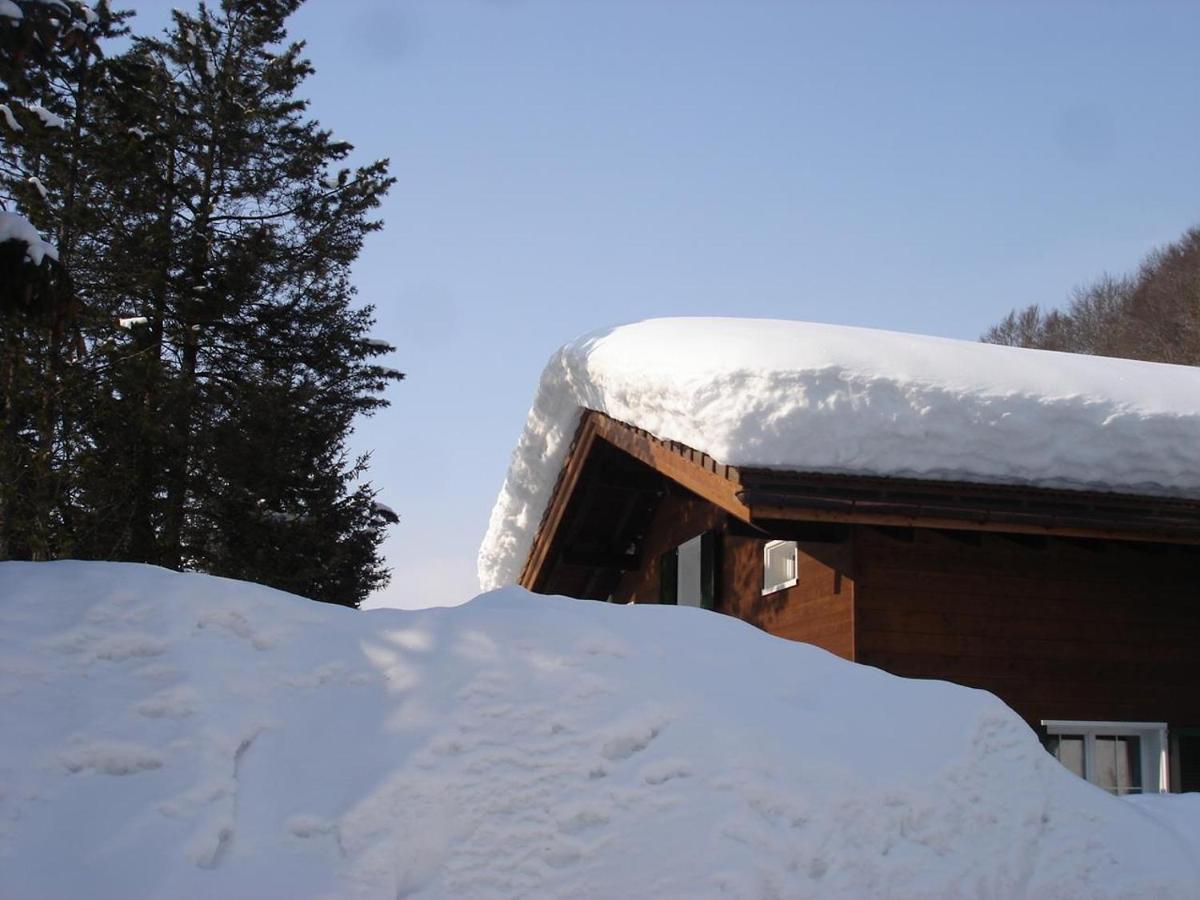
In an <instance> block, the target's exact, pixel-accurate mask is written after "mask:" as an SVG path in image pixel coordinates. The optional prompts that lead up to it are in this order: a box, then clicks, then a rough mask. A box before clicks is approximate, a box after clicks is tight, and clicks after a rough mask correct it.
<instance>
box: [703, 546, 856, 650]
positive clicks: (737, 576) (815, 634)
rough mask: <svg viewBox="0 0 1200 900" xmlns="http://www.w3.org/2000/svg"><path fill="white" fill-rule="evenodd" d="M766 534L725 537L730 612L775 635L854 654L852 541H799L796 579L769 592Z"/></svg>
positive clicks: (726, 576)
mask: <svg viewBox="0 0 1200 900" xmlns="http://www.w3.org/2000/svg"><path fill="white" fill-rule="evenodd" d="M764 544H765V541H763V540H762V539H760V538H753V537H742V536H738V535H736V534H729V535H727V536H726V540H725V562H726V565H725V577H724V579H723V583H724V587H725V594H724V598H725V604H724V606H723V607H722V610H723V611H724V612H727V613H729V614H730V615H733V616H737V617H738V618H739V619H744V620H745V621H747V622H750V623H751V624H753V625H757V626H758V627H759V628H761V629H763V631H766V632H768V633H770V634H774V635H778V636H779V637H785V638H789V639H791V640H794V641H804V642H806V643H809V644H816V645H817V646H818V647H823V648H824V649H826V650H828V651H829V652H831V653H836V654H837V655H838V656H841V657H844V658H846V659H853V658H854V580H853V579H852V578H851V577H850V572H851V569H850V564H851V556H850V547H851V545H850V543H849V542H844V543H801V544H798V547H799V550H800V554H799V566H798V568H797V580H796V584H795V585H793V586H792V587H789V588H784V589H783V590H781V591H774V592H773V593H770V594H767V595H765V596H764V595H763V593H762V584H763V546H764Z"/></svg>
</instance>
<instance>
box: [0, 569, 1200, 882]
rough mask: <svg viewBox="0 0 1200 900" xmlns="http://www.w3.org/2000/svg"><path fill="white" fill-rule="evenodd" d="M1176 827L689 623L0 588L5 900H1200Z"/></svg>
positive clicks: (198, 583) (982, 709) (851, 684)
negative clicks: (278, 899)
mask: <svg viewBox="0 0 1200 900" xmlns="http://www.w3.org/2000/svg"><path fill="white" fill-rule="evenodd" d="M1190 799H1192V798H1175V797H1160V798H1153V800H1154V802H1143V803H1142V804H1140V805H1139V806H1135V805H1133V804H1132V803H1129V802H1127V801H1125V800H1120V799H1117V798H1115V797H1111V796H1109V795H1107V794H1105V793H1103V792H1102V791H1100V790H1098V789H1096V788H1094V787H1092V786H1091V785H1088V784H1087V783H1085V782H1083V781H1081V780H1079V779H1077V778H1075V777H1074V776H1073V775H1070V774H1069V773H1068V772H1067V771H1066V770H1065V769H1063V768H1062V767H1061V766H1059V764H1058V763H1057V762H1056V761H1055V760H1054V759H1053V758H1052V757H1050V756H1049V755H1048V754H1047V753H1046V752H1045V751H1043V750H1042V748H1041V747H1040V745H1039V744H1038V742H1037V739H1036V737H1035V736H1034V734H1033V732H1032V731H1030V729H1029V728H1028V727H1027V726H1026V725H1025V724H1024V723H1023V722H1022V721H1021V720H1020V719H1019V718H1018V717H1017V716H1016V715H1015V714H1013V713H1012V712H1011V711H1010V710H1009V709H1008V708H1007V707H1005V706H1004V705H1003V704H1002V703H1000V702H999V701H998V700H996V698H995V697H993V696H991V695H990V694H987V693H984V692H981V691H974V690H969V689H967V688H961V687H957V686H954V685H951V684H947V683H945V682H936V681H909V680H905V679H901V678H896V677H894V676H891V675H887V674H885V673H883V672H881V671H879V670H877V669H873V668H869V667H866V666H858V665H854V664H852V663H848V662H845V661H844V660H841V659H838V658H836V657H834V656H832V655H830V654H828V653H825V652H824V651H822V650H818V649H816V648H814V647H811V646H807V645H803V644H797V643H792V642H788V641H784V640H780V639H777V638H772V637H770V636H768V635H766V634H764V633H762V632H760V631H758V630H757V629H754V628H752V627H750V626H748V625H745V624H743V623H741V622H738V621H736V620H733V619H731V618H728V617H726V616H718V615H714V614H712V613H706V612H703V611H701V610H694V609H687V608H677V607H660V606H638V607H624V606H610V605H607V604H601V603H593V602H588V601H572V600H567V599H565V598H548V597H539V596H535V595H531V594H527V593H525V592H524V591H521V590H518V589H507V590H504V591H500V592H496V593H494V594H490V595H486V596H483V597H480V598H477V599H476V600H475V601H473V602H471V603H468V604H467V605H465V606H462V607H458V608H455V609H439V610H426V611H421V612H405V611H400V610H377V611H372V612H369V613H356V612H353V611H351V610H346V609H341V608H336V607H329V606H322V605H320V604H314V603H310V602H308V601H305V600H302V599H300V598H298V597H293V596H290V595H287V594H282V593H279V592H277V591H272V590H269V589H266V588H262V587H258V586H255V585H249V584H245V583H240V582H235V581H228V580H225V579H217V578H209V577H206V576H201V575H180V574H177V573H172V572H167V571H164V570H162V569H154V568H151V567H147V566H135V565H121V564H113V563H41V564H30V563H0V896H3V897H89V898H95V900H107V898H114V900H115V898H127V897H171V898H176V900H188V898H208V897H288V898H297V900H304V898H315V897H345V898H388V900H393V898H396V897H414V898H439V897H447V898H449V897H564V898H566V897H570V898H577V897H651V896H652V897H715V896H723V897H730V896H731V897H745V898H751V897H814V898H821V897H829V898H843V897H878V896H887V897H891V898H896V900H904V898H928V897H964V896H970V897H975V898H981V900H986V898H1013V897H1037V898H1056V897H1071V898H1082V897H1088V898H1117V897H1122V898H1135V897H1136V898H1143V897H1157V898H1175V897H1178V898H1185V897H1186V898H1192V897H1195V896H1196V895H1197V888H1198V887H1200V869H1198V868H1197V865H1196V863H1195V858H1196V851H1197V850H1200V846H1197V843H1196V838H1197V834H1198V829H1197V828H1196V823H1197V821H1200V820H1198V819H1197V815H1198V814H1200V809H1197V808H1196V804H1194V803H1188V802H1186V801H1188V800H1190Z"/></svg>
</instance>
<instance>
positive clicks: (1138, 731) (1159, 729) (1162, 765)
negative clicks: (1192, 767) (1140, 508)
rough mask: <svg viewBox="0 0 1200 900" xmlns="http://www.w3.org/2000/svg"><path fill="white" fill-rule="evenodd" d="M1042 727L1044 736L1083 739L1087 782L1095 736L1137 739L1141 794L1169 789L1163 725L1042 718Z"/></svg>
mask: <svg viewBox="0 0 1200 900" xmlns="http://www.w3.org/2000/svg"><path fill="white" fill-rule="evenodd" d="M1042 725H1043V726H1044V727H1045V729H1046V734H1048V735H1062V736H1064V737H1082V738H1083V773H1084V778H1086V779H1087V780H1088V781H1092V777H1091V776H1092V772H1093V771H1095V768H1096V763H1095V759H1096V736H1097V735H1105V736H1107V735H1116V736H1122V737H1137V738H1140V739H1141V748H1142V793H1143V794H1156V793H1157V794H1161V793H1165V792H1166V791H1168V790H1169V789H1170V778H1169V775H1168V772H1169V771H1170V769H1169V766H1168V760H1167V723H1166V722H1091V721H1075V720H1070V719H1043V720H1042ZM1093 783H1094V782H1093Z"/></svg>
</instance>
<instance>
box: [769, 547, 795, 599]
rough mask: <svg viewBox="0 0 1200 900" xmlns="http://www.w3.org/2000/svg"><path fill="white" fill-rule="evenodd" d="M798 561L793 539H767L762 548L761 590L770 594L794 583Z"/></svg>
mask: <svg viewBox="0 0 1200 900" xmlns="http://www.w3.org/2000/svg"><path fill="white" fill-rule="evenodd" d="M798 563H799V552H798V550H797V548H796V542H795V541H767V545H766V546H765V547H764V548H763V588H762V592H763V593H764V594H770V593H771V592H773V591H781V590H783V589H784V588H789V587H791V586H792V585H793V584H795V583H796V573H797V571H798Z"/></svg>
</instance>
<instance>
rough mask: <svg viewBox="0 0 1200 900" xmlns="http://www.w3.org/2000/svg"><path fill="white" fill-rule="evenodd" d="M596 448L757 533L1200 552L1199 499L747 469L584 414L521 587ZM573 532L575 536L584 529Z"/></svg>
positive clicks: (634, 485)
mask: <svg viewBox="0 0 1200 900" xmlns="http://www.w3.org/2000/svg"><path fill="white" fill-rule="evenodd" d="M597 442H602V443H603V445H605V446H606V447H608V448H610V449H611V448H616V449H617V450H620V451H621V452H622V453H624V454H626V455H628V456H629V457H631V458H633V459H635V460H637V461H638V462H640V463H642V464H644V465H645V466H647V467H648V468H649V469H650V470H653V471H654V472H655V473H657V474H658V475H660V476H662V478H664V479H666V480H667V481H668V482H669V483H675V484H678V485H680V486H681V487H683V488H685V489H687V490H688V491H690V492H692V493H693V494H695V495H697V496H698V497H701V498H703V499H705V500H707V501H709V502H710V503H712V504H714V505H715V506H717V507H718V508H720V509H722V510H724V511H725V512H727V513H728V514H729V515H730V516H732V517H733V519H734V520H736V521H739V522H742V523H745V524H746V525H747V526H750V527H755V526H758V527H763V526H767V527H775V526H777V525H778V524H779V523H781V522H792V523H797V524H799V523H812V524H813V525H817V524H820V523H828V524H830V525H856V524H857V525H879V526H892V527H900V528H937V529H943V530H946V531H963V532H997V533H1009V534H1018V535H1019V534H1025V535H1041V536H1046V537H1051V536H1054V537H1071V538H1092V539H1110V540H1125V541H1138V542H1158V543H1174V544H1200V501H1198V500H1194V499H1188V498H1174V497H1155V496H1146V495H1133V494H1116V493H1107V492H1101V491H1085V490H1065V489H1052V488H1040V487H1032V486H1020V485H1004V484H985V483H976V482H949V481H936V480H933V479H915V478H892V477H884V476H858V475H828V474H822V473H811V472H802V471H789V470H777V469H755V468H744V467H743V468H738V467H735V466H730V465H725V464H723V463H721V462H719V461H718V460H715V459H713V458H712V457H711V456H709V455H708V454H706V453H703V452H701V451H698V450H695V449H694V448H691V447H688V446H687V445H685V444H681V443H679V442H676V441H665V440H662V439H660V438H658V437H655V436H654V435H653V434H651V433H649V432H648V431H644V430H642V429H639V428H635V427H633V426H631V425H628V424H626V423H624V422H621V421H618V420H616V419H613V418H611V417H610V416H607V415H605V414H604V413H600V412H596V411H594V410H585V411H584V413H583V415H582V416H581V418H580V423H579V427H578V429H577V431H576V434H575V439H574V441H573V442H572V445H571V449H570V450H569V451H568V454H567V459H566V461H565V462H564V464H563V468H562V470H561V471H560V472H559V476H558V481H557V484H556V486H555V488H554V492H553V495H552V498H551V501H550V503H549V504H548V505H547V508H546V512H545V514H544V515H543V517H542V522H541V525H540V527H539V528H538V532H537V535H536V536H535V538H534V542H533V547H532V549H531V550H530V554H529V557H528V559H527V560H526V563H525V567H524V569H523V570H522V573H521V581H520V583H521V584H522V585H524V586H526V587H530V588H533V589H537V586H538V585H539V584H540V583H541V582H542V581H543V576H544V575H545V569H546V565H547V562H548V561H549V560H550V557H551V551H552V549H553V548H554V545H555V543H556V542H561V540H562V538H563V535H562V534H560V533H559V532H560V528H561V526H562V525H563V518H564V516H565V514H566V512H567V508H568V505H569V504H570V501H571V499H572V497H573V495H574V494H575V491H576V490H577V488H578V487H579V482H580V478H581V476H582V474H583V472H584V469H585V467H586V464H587V462H588V460H589V458H590V457H591V456H592V455H593V453H594V451H595V450H596V447H597ZM601 477H603V478H609V479H611V481H612V487H617V488H618V489H619V488H630V489H635V490H636V489H639V488H642V487H643V486H645V487H646V488H649V485H650V483H651V481H650V480H648V479H647V478H646V477H645V476H644V475H642V474H638V473H626V474H621V473H616V474H610V475H605V476H601ZM599 487H600V489H601V490H603V486H599ZM571 524H572V527H573V528H574V527H577V526H578V525H579V524H580V523H571ZM610 562H611V560H610ZM606 571H607V569H606ZM613 571H617V570H615V569H614V570H613Z"/></svg>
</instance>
